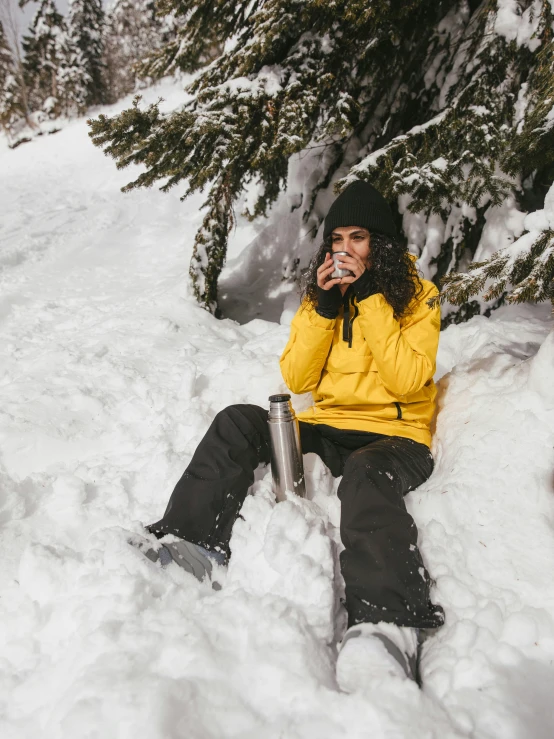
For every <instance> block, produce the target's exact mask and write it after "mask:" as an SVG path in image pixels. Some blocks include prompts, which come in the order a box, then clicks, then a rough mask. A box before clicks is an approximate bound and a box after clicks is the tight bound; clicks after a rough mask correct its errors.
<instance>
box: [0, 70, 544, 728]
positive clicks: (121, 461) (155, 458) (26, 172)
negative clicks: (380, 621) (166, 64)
mask: <svg viewBox="0 0 554 739" xmlns="http://www.w3.org/2000/svg"><path fill="white" fill-rule="evenodd" d="M164 84H165V85H166V88H165V89H164V87H163V85H162V86H161V87H160V86H158V87H156V88H152V89H151V90H146V91H145V92H144V97H145V101H146V102H148V101H149V100H152V101H154V100H156V99H157V97H158V96H159V95H160V94H161V93H163V96H164V98H166V99H167V100H174V101H178V100H179V99H180V96H181V97H182V93H180V92H179V89H180V88H177V87H175V89H174V90H173V91H172V90H171V87H170V86H169V83H164ZM128 102H129V101H127V103H128ZM122 107H124V103H120V104H118V106H116V107H114V108H107V109H106V112H108V113H110V112H111V111H113V110H115V109H121V108H122ZM309 162H310V160H309V159H307V160H304V161H303V163H302V165H301V164H300V163H299V164H298V165H295V166H297V167H298V170H297V171H303V172H306V171H307V170H305V169H304V170H301V166H302V167H307V166H308V164H309ZM135 175H136V172H135V171H134V170H123V171H118V170H117V169H116V168H115V166H114V164H113V162H112V161H111V160H109V159H108V158H106V157H105V156H104V155H103V154H102V153H101V152H100V151H99V150H98V149H95V148H94V147H93V146H92V145H91V143H90V140H89V139H88V136H87V127H86V125H85V122H84V120H82V119H81V120H77V121H75V122H73V123H71V124H69V125H67V126H66V127H65V128H64V129H63V130H62V131H60V132H59V133H57V134H55V135H51V136H47V137H41V138H40V139H35V140H33V141H32V142H31V143H28V144H24V145H22V146H20V147H18V148H17V149H16V150H10V149H8V148H7V146H5V145H4V144H2V148H0V202H2V204H3V209H2V210H3V218H2V221H1V223H0V243H1V244H2V252H1V254H0V286H1V288H2V291H1V295H2V297H1V299H0V333H1V341H2V345H3V347H4V352H3V359H2V363H1V365H0V413H1V419H2V422H1V424H0V450H1V457H0V501H1V503H0V506H1V507H0V526H1V537H0V556H1V558H2V565H3V566H2V568H1V571H0V589H1V592H2V599H1V600H0V685H1V689H0V734H1V736H2V737H6V739H31V737H32V738H33V739H34V738H35V737H37V736H40V737H45V738H46V739H76V738H77V739H79V738H80V737H83V738H84V737H86V738H87V739H96V737H98V738H100V737H102V739H104V738H105V737H117V738H118V739H120V738H121V739H128V738H129V739H130V738H131V737H133V739H134V738H135V737H136V736H148V737H149V739H168V738H169V737H172V738H175V739H178V738H180V737H187V739H188V738H193V739H196V738H197V739H207V738H211V737H214V739H215V738H216V737H240V738H241V739H249V738H251V739H266V738H267V739H274V738H275V739H277V737H287V738H288V737H295V739H296V738H298V739H312V738H313V737H316V736H321V737H325V738H326V739H335V738H339V737H340V738H341V739H342V738H346V737H348V738H349V739H350V738H351V737H376V738H377V737H379V738H380V737H408V736H409V737H411V738H416V739H419V738H420V737H421V738H423V737H432V736H436V737H448V738H449V739H450V738H454V737H469V736H473V737H479V738H480V739H488V738H489V737H491V738H492V737H502V738H503V739H512V738H513V739H516V738H520V737H521V738H523V737H533V738H534V739H536V738H539V739H540V738H542V737H544V738H545V739H546V738H547V737H550V736H552V732H553V730H554V716H553V713H552V699H551V696H552V691H553V690H554V673H553V671H552V666H551V662H552V660H553V659H554V591H553V590H552V586H551V577H552V575H551V573H552V568H553V565H554V537H553V536H552V527H553V523H554V506H553V501H552V446H553V443H554V397H553V384H552V381H551V379H552V367H553V366H554V334H553V333H552V331H551V328H552V323H551V318H550V315H549V309H548V307H547V306H509V307H506V308H501V309H500V310H498V311H495V313H494V314H493V317H492V318H491V319H486V318H484V317H480V316H478V317H475V318H474V319H472V320H471V321H470V322H469V323H467V324H463V325H460V326H450V327H449V328H448V329H447V330H446V331H445V332H444V333H443V335H442V337H441V344H440V349H439V357H438V364H437V376H436V379H437V380H438V388H439V396H438V398H439V413H438V416H437V421H436V432H435V436H434V442H433V451H434V454H435V460H436V466H435V471H434V473H433V475H432V477H431V478H430V479H429V480H428V481H427V482H426V483H425V484H424V485H422V486H421V487H420V488H419V489H417V490H416V491H414V492H413V493H411V494H410V495H409V496H408V498H407V505H408V507H409V510H410V511H411V513H412V514H413V515H414V517H415V520H416V522H417V525H418V528H419V532H420V544H421V549H422V552H423V556H424V558H425V560H426V563H427V565H428V567H429V569H430V572H431V574H432V576H433V577H434V578H435V580H436V586H435V588H434V592H433V597H434V599H435V600H436V602H439V603H441V604H442V605H443V606H444V608H445V612H446V624H445V626H444V627H443V628H441V629H440V630H439V631H438V632H437V633H436V634H434V635H432V636H430V637H429V638H428V639H427V641H426V642H425V644H424V648H423V654H422V660H421V669H422V677H423V689H422V690H419V689H418V688H417V687H416V686H415V685H414V684H413V683H403V682H399V681H395V680H392V679H391V680H388V681H387V680H383V681H379V682H375V683H374V684H372V685H371V689H368V690H367V691H365V692H361V693H357V694H352V695H347V694H345V693H342V692H340V691H339V690H338V687H337V683H336V677H335V662H336V647H337V642H338V640H339V639H340V637H341V635H342V629H343V628H344V613H343V611H342V608H341V606H340V602H339V597H340V594H341V579H340V576H339V572H338V559H337V556H338V552H339V550H340V546H341V545H340V537H339V533H338V524H339V517H340V504H339V501H338V499H337V496H336V489H337V485H338V480H334V479H333V478H332V477H331V475H330V473H329V471H328V470H327V469H326V468H325V467H324V465H323V463H322V462H321V461H320V460H319V459H318V458H317V457H315V456H314V455H307V456H306V458H305V471H306V485H307V493H308V497H307V499H306V500H302V499H299V498H296V497H294V496H292V497H290V498H289V499H288V500H287V501H285V502H283V503H279V504H277V505H276V504H275V502H274V500H273V498H272V495H271V481H270V475H269V473H268V471H267V470H264V469H260V470H258V472H257V480H256V482H255V484H254V486H253V488H252V490H251V493H252V494H251V495H249V496H248V498H247V500H246V502H245V504H244V506H243V509H242V516H243V520H240V519H239V521H238V522H237V524H236V526H235V529H234V533H233V539H232V543H231V546H232V551H233V557H232V560H231V564H230V566H229V568H228V571H227V572H225V571H223V570H221V568H219V569H218V570H217V577H218V578H219V580H220V582H221V583H222V589H221V590H220V591H217V592H216V591H214V590H212V589H211V587H210V585H209V583H198V582H197V581H196V580H194V579H193V578H192V577H191V576H189V575H187V574H186V573H185V572H184V571H182V570H180V569H179V568H174V567H170V568H168V569H167V570H161V569H159V568H158V567H157V566H156V565H154V564H153V563H151V562H150V561H149V560H147V559H146V558H145V557H144V556H143V555H142V554H141V553H140V552H139V551H138V550H136V549H135V548H134V547H131V546H130V545H129V544H128V540H129V539H132V538H133V537H137V536H141V535H144V529H143V524H146V523H149V522H151V521H153V520H155V519H157V518H158V517H159V516H160V515H161V513H162V512H163V509H164V507H165V504H166V502H167V498H168V496H169V494H170V492H171V490H172V487H173V485H174V484H175V482H176V481H177V480H178V478H179V477H180V475H181V473H182V471H183V469H184V467H185V466H186V464H187V462H188V461H189V460H190V458H191V455H192V453H193V451H194V449H195V447H196V445H197V443H198V441H199V440H200V438H201V437H202V435H203V433H204V432H205V430H206V429H207V427H208V425H209V423H210V421H211V419H212V418H213V417H214V415H215V413H216V412H217V411H218V410H220V409H221V408H223V407H225V406H226V405H229V404H231V403H243V402H250V403H256V404H258V405H264V406H265V405H267V398H268V396H269V395H270V394H271V393H274V392H280V391H283V390H284V389H285V387H284V384H283V381H282V379H281V377H280V373H279V369H278V357H279V354H280V352H281V350H282V348H283V346H284V343H285V342H286V339H287V336H288V325H287V323H288V321H290V317H291V315H292V312H293V309H294V300H295V299H296V296H295V293H294V291H293V290H292V288H291V287H290V286H289V288H287V289H288V292H286V291H285V292H284V293H283V295H282V296H281V303H280V305H281V308H280V309H279V311H277V309H276V308H274V307H273V306H269V308H270V313H271V315H273V316H275V317H274V318H273V319H272V320H271V321H270V320H267V315H268V314H267V313H265V314H264V310H265V307H266V306H264V300H263V296H262V293H261V290H260V289H258V292H257V291H256V290H257V288H256V286H255V285H254V286H252V289H251V292H250V293H249V295H248V299H249V300H252V301H253V302H256V303H258V304H259V308H258V310H259V316H258V317H257V318H255V319H254V320H249V321H248V322H247V323H244V324H242V325H241V324H238V323H236V322H234V321H232V320H230V319H226V320H222V321H218V320H216V319H215V318H213V316H211V315H210V314H209V313H207V312H206V311H204V310H202V309H201V308H200V307H199V306H198V305H197V304H196V303H195V302H194V299H193V297H192V294H191V289H190V287H189V285H188V276H187V273H188V263H189V259H190V256H191V252H192V245H193V240H194V234H195V232H196V229H197V228H198V227H199V225H200V223H201V220H202V211H201V204H202V202H203V196H202V195H201V194H200V195H198V196H194V197H192V198H189V199H188V200H187V201H186V202H185V203H184V204H183V203H180V201H179V196H180V194H181V193H180V192H179V191H178V188H174V189H173V190H171V191H170V192H169V193H167V194H162V193H160V192H159V191H158V190H156V189H151V190H145V191H133V192H130V193H126V194H122V193H121V192H120V191H119V188H120V187H121V186H122V185H124V184H125V183H126V182H128V181H129V180H130V179H131V178H132V177H134V176H135ZM288 197H289V195H288V194H286V195H285V196H284V197H283V200H282V201H280V203H281V204H280V205H279V204H277V207H276V208H274V209H273V210H272V212H271V214H270V220H269V221H268V223H267V224H266V225H265V226H264V227H263V228H262V227H260V233H259V234H258V236H257V238H258V239H259V241H258V242H257V244H258V247H259V246H260V245H262V244H263V242H264V239H263V234H265V235H266V236H267V235H268V234H269V235H270V236H271V238H266V239H265V252H264V254H262V255H261V256H259V257H258V259H257V261H255V258H254V251H253V248H252V245H251V244H248V245H246V246H245V247H244V248H243V249H240V248H238V246H237V247H236V250H235V254H236V256H235V265H234V269H235V273H236V274H239V273H241V274H242V275H247V277H246V279H247V280H248V279H251V276H252V275H254V274H256V273H259V272H260V271H263V270H264V269H268V268H271V269H272V268H273V266H274V265H276V264H280V262H281V261H282V254H281V253H280V251H279V249H282V248H284V247H285V246H286V243H287V242H286V239H289V240H290V239H291V238H293V237H294V238H296V239H298V238H299V236H298V226H299V224H300V223H301V211H302V208H296V209H295V210H293V211H292V212H291V210H290V207H291V203H290V202H289V201H287V200H286V198H288ZM549 197H550V196H549ZM547 200H548V199H547ZM318 207H319V208H320V209H322V208H323V207H324V205H323V204H320V205H319V206H318ZM545 212H548V217H550V216H551V213H552V204H551V199H550V200H548V202H547V204H545ZM286 214H288V219H289V220H288V221H287V220H286V218H285V215H286ZM275 218H278V219H279V220H278V221H277V222H276V221H275V220H274V219H275ZM296 218H297V220H296V221H295V219H296ZM304 227H305V228H307V225H306V224H304ZM251 228H252V226H251V224H246V222H245V221H244V220H243V219H241V218H239V219H238V225H237V228H236V231H235V233H234V236H233V238H234V240H235V242H236V244H237V245H240V242H241V239H243V240H244V241H248V240H249V239H250V238H251V235H252V231H251V230H248V229H251ZM242 229H245V230H244V231H243V230H242ZM295 229H296V230H297V233H296V235H295V234H294V231H295ZM279 231H284V236H283V237H282V238H283V239H284V241H282V242H279V241H278V240H277V239H278V234H279ZM268 265H269V267H268ZM249 270H250V271H249ZM284 284H288V283H284ZM226 289H227V290H229V291H231V289H232V285H231V286H230V280H229V279H228V280H227V282H226ZM283 300H286V305H285V311H284V312H282V314H281V310H282V302H283ZM269 302H271V301H269ZM271 311H272V312H271ZM279 317H281V320H282V323H281V324H279V323H277V320H278V319H279ZM293 400H294V405H295V408H296V409H297V410H300V409H301V408H302V407H305V406H306V405H307V404H308V403H309V397H308V396H302V397H298V396H294V398H293Z"/></svg>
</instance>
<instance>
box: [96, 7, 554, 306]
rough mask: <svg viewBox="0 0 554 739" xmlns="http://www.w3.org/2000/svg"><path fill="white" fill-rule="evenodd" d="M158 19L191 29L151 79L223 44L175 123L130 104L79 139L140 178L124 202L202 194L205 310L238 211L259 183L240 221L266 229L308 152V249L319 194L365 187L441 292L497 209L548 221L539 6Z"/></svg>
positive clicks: (199, 241)
mask: <svg viewBox="0 0 554 739" xmlns="http://www.w3.org/2000/svg"><path fill="white" fill-rule="evenodd" d="M160 9H161V10H163V11H165V12H170V11H171V12H173V13H174V14H175V15H176V16H180V17H182V18H183V19H184V23H183V25H182V27H181V29H180V31H179V46H178V47H177V44H172V45H171V44H170V45H167V46H166V47H165V48H164V49H161V50H160V51H159V52H158V53H157V55H155V59H154V61H152V59H150V61H149V62H148V63H150V64H154V66H155V64H158V67H157V68H156V69H157V70H158V71H160V70H162V71H164V72H165V71H167V70H171V69H174V68H176V67H179V68H181V69H183V70H185V71H190V70H192V69H195V68H197V67H198V66H199V65H201V64H202V62H203V61H205V60H206V59H208V58H209V55H210V50H213V45H214V41H215V40H216V39H218V40H219V41H220V43H225V42H227V41H229V44H227V46H226V48H225V49H221V48H220V52H221V53H220V55H219V56H218V57H217V58H216V60H215V61H214V62H213V63H211V64H210V65H209V66H207V67H206V68H205V69H204V70H203V71H202V72H201V73H200V74H199V75H197V76H196V78H195V80H194V82H193V83H192V84H191V85H190V86H189V92H191V93H192V94H193V95H194V99H193V100H192V101H191V102H190V103H188V104H187V105H185V106H184V107H183V108H181V109H179V110H176V111H174V112H172V113H169V114H165V115H162V114H161V113H160V111H159V107H158V105H157V104H154V105H151V106H149V107H147V108H146V109H142V108H141V107H140V105H139V103H140V98H138V97H137V98H136V99H135V102H134V104H133V107H132V108H130V109H128V110H125V111H123V112H122V113H121V114H119V115H117V116H114V117H113V118H108V117H106V116H103V115H101V116H99V118H98V119H96V120H93V121H90V125H91V132H90V135H91V137H92V140H93V143H95V144H96V145H98V146H103V147H105V150H106V153H108V154H109V155H111V156H113V157H114V158H115V159H116V160H117V165H118V167H124V166H127V165H128V164H131V163H138V164H142V165H143V170H144V171H143V172H142V174H140V175H139V177H138V178H137V179H136V180H134V181H133V182H131V183H129V184H128V185H127V186H126V187H125V188H124V189H126V190H129V189H132V188H135V187H141V186H150V185H152V184H153V183H155V182H157V181H163V183H164V184H163V186H162V188H161V189H162V190H168V189H169V188H171V187H173V186H174V185H176V184H178V183H180V182H182V181H186V183H187V189H186V191H185V193H184V196H183V197H186V196H187V195H188V194H189V193H191V192H193V191H195V190H198V189H202V188H204V187H209V188H210V189H209V193H208V198H207V201H206V205H207V206H208V212H207V215H206V218H205V220H204V223H203V225H202V228H201V230H200V231H199V233H198V234H197V237H196V241H195V247H194V253H193V260H192V264H191V276H192V280H193V283H194V288H195V291H196V295H197V297H198V299H199V300H200V301H201V302H202V303H203V304H204V305H205V306H206V307H208V308H209V309H211V310H214V311H215V310H216V307H217V278H218V276H219V273H220V271H221V269H222V267H223V264H224V260H225V253H226V245H227V238H228V233H229V229H230V226H231V224H232V220H233V216H232V207H233V203H234V202H235V201H236V200H237V198H238V197H239V196H240V194H241V192H242V191H243V189H244V187H245V185H246V184H248V183H249V182H251V181H252V180H254V181H255V182H256V183H257V184H258V192H259V196H258V199H257V202H256V203H255V205H254V207H253V208H252V210H251V212H250V213H248V215H250V216H251V217H259V216H264V215H265V214H266V212H267V208H268V206H270V205H271V203H272V202H274V201H275V199H276V198H277V196H278V195H279V193H280V191H281V190H282V189H283V188H284V187H286V184H287V172H288V165H289V160H290V158H291V156H292V155H293V154H295V153H297V152H300V151H302V150H303V149H305V148H307V147H312V146H321V147H322V149H325V150H326V163H327V164H326V171H325V172H324V173H323V175H322V176H321V178H320V180H319V181H317V182H315V183H314V184H313V187H312V193H311V196H310V197H309V198H308V202H305V203H303V204H302V207H303V209H304V219H305V221H307V222H311V223H313V233H314V235H315V232H316V231H317V228H318V226H319V223H320V221H321V216H320V215H319V214H318V213H317V212H315V211H314V210H313V208H314V203H315V199H316V196H317V194H318V192H319V191H320V190H321V189H326V188H328V187H329V186H330V184H331V183H332V181H333V179H336V178H337V177H341V179H339V181H338V182H337V183H336V185H335V190H337V191H338V190H340V189H341V188H343V187H344V186H346V185H347V184H348V182H349V181H351V180H352V179H356V178H362V179H369V180H371V181H372V183H374V184H375V185H376V186H377V187H378V188H379V189H380V190H381V191H382V192H383V193H384V194H385V195H386V197H388V199H389V200H390V202H391V205H392V206H393V208H396V210H397V212H398V211H400V213H403V214H404V217H403V222H404V225H406V224H407V225H408V226H409V224H410V222H411V221H410V219H411V218H412V217H413V214H416V213H417V214H419V219H420V221H419V222H420V226H421V227H420V229H419V236H418V237H417V239H418V240H417V239H416V240H414V237H413V236H411V235H410V234H409V233H406V236H407V237H408V241H409V246H410V248H411V250H412V251H416V252H418V253H420V256H421V263H422V264H423V265H424V267H425V269H426V273H427V276H430V277H432V278H433V279H434V280H435V281H436V282H437V283H439V282H440V280H441V278H442V277H444V276H445V275H449V274H450V273H452V272H454V271H455V270H457V269H460V268H463V267H464V265H467V264H468V263H470V262H471V260H472V259H473V257H474V255H475V254H476V252H477V250H478V248H479V245H480V241H481V234H482V232H483V226H484V224H485V222H486V221H487V218H489V217H490V215H491V213H493V212H494V209H495V208H500V207H503V206H504V205H505V204H506V202H508V200H509V199H510V198H512V199H513V197H514V195H515V196H516V197H517V198H518V199H519V206H520V207H521V208H522V210H531V209H534V208H537V207H539V208H540V206H541V205H542V202H543V201H544V195H545V193H546V191H547V190H548V187H549V185H550V184H551V183H552V180H553V179H554V177H553V175H554V141H553V136H554V117H553V116H552V99H553V95H552V93H553V89H552V87H553V82H552V80H553V75H552V71H553V69H552V59H553V57H554V55H553V40H552V28H553V20H554V19H553V14H552V8H551V5H550V2H549V0H519V2H518V3H516V2H514V0H496V2H491V1H489V0H484V1H483V2H481V3H478V2H476V1H475V0H474V1H472V2H470V0H443V1H442V2H437V3H428V2H425V1H424V0H411V1H410V2H409V3H394V4H393V3H390V2H388V0H375V1H374V2H372V3H368V2H367V0H305V1H304V2H298V1H297V0H265V1H264V0H259V1H258V2H256V1H254V2H237V3H228V2H225V1H224V0H209V1H205V2H198V0H197V1H196V2H187V1H186V0H163V2H162V3H161V6H160ZM227 47H228V48H227ZM400 213H399V223H400V221H401V218H400ZM437 224H438V226H440V228H439V231H440V233H441V236H440V240H439V243H438V244H436V243H434V244H433V245H432V246H430V245H429V244H428V241H429V238H428V237H429V234H430V233H431V231H432V229H434V230H435V231H437ZM407 230H408V231H409V228H408V229H407ZM545 233H546V232H545ZM539 242H540V243H539ZM539 242H537V243H538V245H537V246H536V248H535V247H533V249H531V252H530V254H532V258H533V259H539V257H537V254H539V252H540V254H539V256H540V255H542V254H544V253H548V251H547V250H548V246H547V243H548V237H547V236H541V237H540V238H539ZM545 250H546V251H545ZM291 256H295V255H291ZM495 259H496V257H495ZM541 259H542V257H540V259H539V261H538V262H537V266H538V267H540V265H541V264H543V265H546V266H544V267H543V269H544V270H547V269H549V267H548V264H549V262H548V260H546V262H545V261H544V260H543V261H542V262H541V261H540V260H541ZM491 263H492V262H491ZM526 264H527V262H526ZM479 268H480V269H481V268H484V267H483V266H482V265H481V266H480V267H479ZM506 269H508V263H506V265H504V270H506ZM540 269H542V268H540ZM540 269H539V271H540ZM531 271H532V270H531ZM495 274H496V272H495V271H494V270H493V272H491V273H490V275H491V276H492V277H493V279H494V275H495ZM510 274H511V273H510ZM541 275H542V277H541V280H542V282H541V283H540V284H541V285H542V287H540V288H537V289H536V290H535V289H534V288H533V285H538V284H539V283H538V282H537V281H536V280H535V282H530V283H528V284H527V287H526V289H525V290H523V291H522V292H521V293H520V295H521V296H522V297H524V298H525V299H536V300H539V299H545V297H546V296H547V295H548V294H549V293H548V290H549V288H548V286H547V282H548V276H547V272H546V271H543V272H541ZM535 278H536V275H535ZM473 284H475V283H473ZM502 284H503V286H502V288H501V292H504V291H505V290H509V289H510V287H509V285H508V282H507V281H504V282H503V283H502ZM457 286H458V287H460V285H459V284H458V283H456V282H455V281H451V282H450V283H449V288H448V289H449V293H448V295H449V296H450V297H451V298H452V302H454V299H456V302H459V301H460V300H461V301H462V302H463V301H465V300H467V297H468V296H469V292H470V291H467V290H466V292H465V293H464V292H463V290H462V291H459V292H458V293H457V295H458V298H456V296H455V291H456V289H457ZM545 286H546V287H545ZM490 294H491V295H492V296H494V295H496V292H495V291H493V292H492V293H490Z"/></svg>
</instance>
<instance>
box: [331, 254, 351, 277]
mask: <svg viewBox="0 0 554 739" xmlns="http://www.w3.org/2000/svg"><path fill="white" fill-rule="evenodd" d="M344 256H347V257H349V256H350V254H349V253H348V252H347V251H334V252H333V253H332V254H331V259H332V260H333V262H334V263H335V269H334V271H333V272H331V279H332V280H334V279H335V278H336V277H349V276H350V275H353V274H354V272H351V271H350V270H349V269H342V268H341V267H337V262H340V261H341V257H344Z"/></svg>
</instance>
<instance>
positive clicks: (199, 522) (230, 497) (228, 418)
mask: <svg viewBox="0 0 554 739" xmlns="http://www.w3.org/2000/svg"><path fill="white" fill-rule="evenodd" d="M267 416H268V411H267V409H265V408H261V407H260V406H257V405H231V406H228V407H227V408H225V409H224V410H222V411H220V412H219V413H218V414H217V415H216V417H215V418H214V420H213V422H212V425H211V426H210V428H209V429H208V431H207V432H206V434H205V436H204V438H203V439H202V441H201V442H200V444H199V445H198V447H197V448H196V451H195V453H194V455H193V457H192V459H191V461H190V464H189V466H188V467H187V469H186V470H185V472H184V474H183V476H182V477H181V479H180V480H179V482H178V483H177V485H176V486H175V489H174V490H173V493H172V494H171V498H170V499H169V503H168V505H167V508H166V511H165V513H164V515H163V518H161V519H160V520H159V521H157V522H156V523H154V524H151V525H150V526H148V528H149V530H150V531H152V532H153V533H157V534H174V535H175V536H178V537H180V538H182V539H186V540H187V541H190V542H192V543H194V544H199V545H200V546H202V547H204V548H206V549H208V550H211V551H221V552H224V553H225V554H227V555H228V554H229V540H230V538H231V531H232V528H233V524H234V522H235V520H236V519H237V516H238V514H239V510H240V507H241V505H242V503H243V501H244V499H245V497H246V494H247V492H248V488H249V487H250V486H251V485H252V483H253V482H254V470H255V469H256V468H257V467H258V465H259V464H268V463H269V461H270V450H269V428H268V424H267ZM300 440H301V444H302V451H303V452H304V453H307V452H315V453H316V454H319V456H324V455H325V457H327V458H329V457H332V456H333V448H332V447H333V445H332V444H331V443H330V442H328V441H327V440H322V439H321V438H320V435H319V433H318V432H317V431H316V430H315V429H314V427H313V426H311V425H310V424H306V423H303V422H300Z"/></svg>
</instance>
